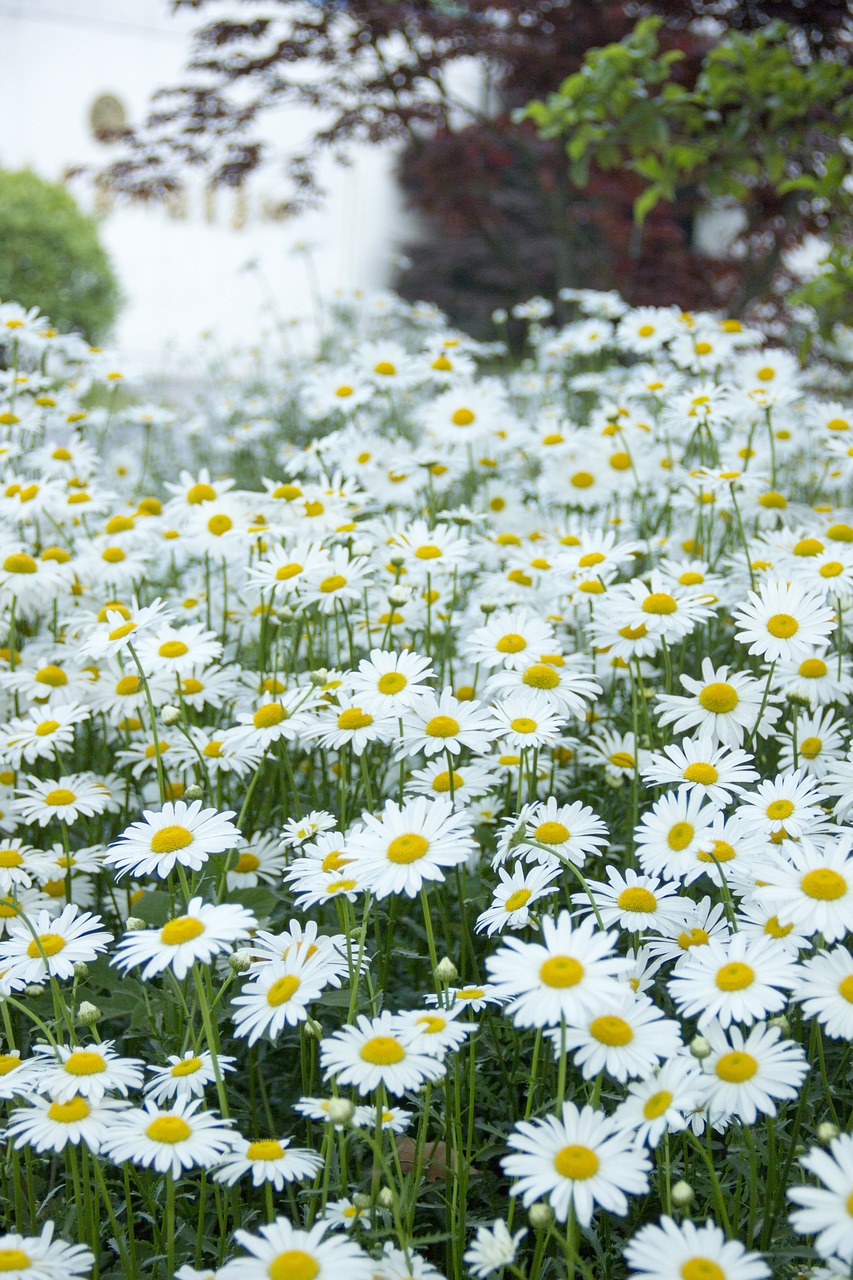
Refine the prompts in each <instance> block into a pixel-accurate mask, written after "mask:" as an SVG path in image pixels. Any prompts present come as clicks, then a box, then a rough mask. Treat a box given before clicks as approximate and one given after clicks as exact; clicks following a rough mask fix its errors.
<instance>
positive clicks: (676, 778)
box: [643, 738, 758, 805]
mask: <svg viewBox="0 0 853 1280" xmlns="http://www.w3.org/2000/svg"><path fill="white" fill-rule="evenodd" d="M752 763H753V757H752V756H751V755H749V754H748V753H747V752H746V751H741V750H739V749H738V748H736V747H734V748H729V747H726V746H719V745H715V744H714V742H713V741H712V739H711V738H699V739H692V738H685V739H684V741H683V742H681V743H678V744H676V743H670V744H669V746H665V747H664V749H663V751H662V752H656V753H654V754H653V755H652V757H651V759H650V760H649V763H648V765H647V766H646V767H645V768H644V769H643V780H644V781H645V782H647V783H651V784H652V785H654V786H661V785H663V786H680V787H684V788H686V789H688V790H695V791H699V792H700V793H701V794H702V795H703V796H705V797H706V799H708V800H710V801H712V802H713V803H714V804H719V805H724V804H729V803H730V801H731V799H732V796H733V795H739V794H740V793H741V791H742V790H743V788H744V785H748V784H749V783H750V782H755V781H756V780H757V778H758V773H757V772H756V770H755V769H753V767H752Z"/></svg>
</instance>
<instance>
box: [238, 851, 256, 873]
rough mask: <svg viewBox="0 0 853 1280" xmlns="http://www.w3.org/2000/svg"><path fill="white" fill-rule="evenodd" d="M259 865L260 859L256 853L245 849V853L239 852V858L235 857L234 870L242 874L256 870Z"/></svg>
mask: <svg viewBox="0 0 853 1280" xmlns="http://www.w3.org/2000/svg"><path fill="white" fill-rule="evenodd" d="M260 865H261V860H260V858H259V857H258V855H257V854H256V853H249V852H248V850H247V851H246V853H241V854H240V856H239V858H238V859H237V865H236V867H235V868H234V870H235V871H240V872H242V873H243V874H246V873H248V872H250V871H257V869H258V867H259V866H260Z"/></svg>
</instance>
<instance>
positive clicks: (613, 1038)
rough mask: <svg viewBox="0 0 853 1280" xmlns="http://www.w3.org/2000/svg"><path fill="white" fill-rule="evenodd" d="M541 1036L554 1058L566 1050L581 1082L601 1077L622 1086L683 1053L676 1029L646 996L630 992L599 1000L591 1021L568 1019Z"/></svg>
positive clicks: (623, 989)
mask: <svg viewBox="0 0 853 1280" xmlns="http://www.w3.org/2000/svg"><path fill="white" fill-rule="evenodd" d="M545 1034H546V1036H548V1037H549V1039H550V1040H551V1042H552V1044H553V1048H554V1055H555V1057H559V1056H560V1054H561V1052H562V1051H563V1047H565V1048H566V1049H567V1050H568V1052H569V1053H571V1054H572V1055H573V1058H574V1062H575V1064H576V1065H577V1066H578V1067H580V1069H581V1074H582V1076H583V1078H584V1079H585V1080H592V1079H593V1078H594V1077H595V1076H597V1075H598V1073H599V1071H604V1072H606V1073H607V1075H609V1076H612V1078H613V1079H614V1080H618V1081H620V1083H623V1084H624V1082H625V1081H626V1080H629V1079H632V1078H634V1077H636V1076H642V1075H646V1074H647V1073H648V1072H649V1071H651V1070H652V1069H653V1068H654V1067H656V1066H658V1064H659V1063H660V1062H661V1060H665V1059H667V1058H672V1057H674V1056H675V1055H676V1054H677V1053H678V1051H679V1049H681V1048H682V1041H681V1031H680V1028H679V1026H678V1023H677V1022H673V1021H672V1019H670V1018H666V1017H664V1014H663V1012H662V1010H660V1009H659V1008H658V1007H657V1005H655V1004H654V1003H653V1002H652V1001H651V1000H649V999H647V997H646V996H637V995H634V993H633V992H632V991H631V989H630V987H622V988H621V989H620V991H619V993H618V995H616V996H611V997H608V998H607V999H606V1000H602V1003H601V1005H600V1006H599V1008H598V1010H597V1011H596V1013H595V1016H592V1015H590V1014H587V1016H586V1017H585V1018H583V1019H582V1020H575V1019H572V1020H571V1021H570V1022H568V1024H567V1025H566V1027H565V1028H563V1027H554V1028H552V1029H551V1030H549V1031H546V1032H545Z"/></svg>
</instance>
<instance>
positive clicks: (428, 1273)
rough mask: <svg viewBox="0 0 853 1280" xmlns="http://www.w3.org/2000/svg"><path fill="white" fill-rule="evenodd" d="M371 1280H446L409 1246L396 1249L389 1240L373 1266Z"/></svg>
mask: <svg viewBox="0 0 853 1280" xmlns="http://www.w3.org/2000/svg"><path fill="white" fill-rule="evenodd" d="M373 1265H374V1272H373V1280H446V1277H445V1276H444V1275H443V1273H442V1272H441V1271H439V1270H437V1268H436V1267H434V1266H433V1265H432V1263H431V1262H428V1261H427V1259H426V1258H424V1257H422V1255H421V1254H419V1253H416V1252H415V1250H414V1249H412V1248H411V1246H410V1247H409V1248H408V1249H397V1248H396V1247H395V1246H394V1244H393V1243H392V1242H391V1241H390V1240H386V1242H385V1244H384V1245H383V1247H382V1257H381V1258H379V1259H378V1260H377V1261H376V1262H375V1263H374V1264H373Z"/></svg>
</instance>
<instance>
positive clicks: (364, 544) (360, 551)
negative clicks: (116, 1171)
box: [352, 538, 373, 556]
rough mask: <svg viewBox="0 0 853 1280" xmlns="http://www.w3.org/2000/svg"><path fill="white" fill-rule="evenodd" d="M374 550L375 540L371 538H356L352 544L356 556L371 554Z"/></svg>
mask: <svg viewBox="0 0 853 1280" xmlns="http://www.w3.org/2000/svg"><path fill="white" fill-rule="evenodd" d="M372 550H373V540H372V539H371V538H356V539H355V541H354V542H353V544H352V553H353V555H354V556H369V555H370V553H371V551H372Z"/></svg>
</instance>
